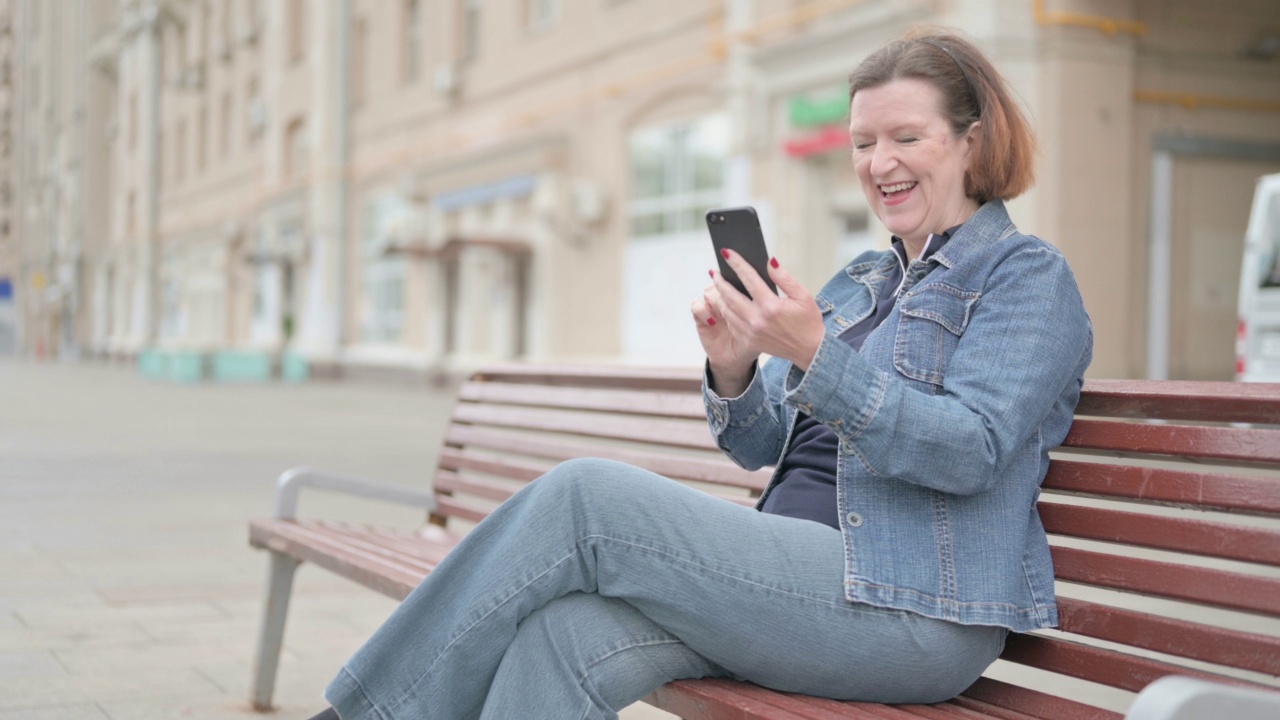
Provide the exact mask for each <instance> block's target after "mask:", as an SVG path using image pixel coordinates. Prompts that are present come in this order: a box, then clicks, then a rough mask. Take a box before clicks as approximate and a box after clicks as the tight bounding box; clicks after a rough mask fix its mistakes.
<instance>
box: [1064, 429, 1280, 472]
mask: <svg viewBox="0 0 1280 720" xmlns="http://www.w3.org/2000/svg"><path fill="white" fill-rule="evenodd" d="M1062 447H1063V448H1075V449H1081V450H1092V451H1099V450H1101V451H1106V452H1108V453H1115V454H1116V455H1119V456H1122V457H1161V456H1176V457H1183V458H1187V459H1189V460H1201V461H1205V462H1214V463H1220V464H1238V465H1260V464H1275V463H1280V430H1258V429H1246V428H1235V427H1201V426H1193V425H1147V424H1143V423H1134V422H1123V421H1120V420H1094V419H1090V418H1079V419H1077V420H1076V421H1075V422H1073V423H1072V424H1071V430H1070V431H1068V433H1067V438H1066V440H1063V441H1062Z"/></svg>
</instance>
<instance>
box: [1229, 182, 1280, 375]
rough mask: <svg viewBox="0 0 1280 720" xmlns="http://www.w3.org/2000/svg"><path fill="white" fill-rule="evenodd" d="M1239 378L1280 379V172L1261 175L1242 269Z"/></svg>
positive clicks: (1247, 234) (1237, 357)
mask: <svg viewBox="0 0 1280 720" xmlns="http://www.w3.org/2000/svg"><path fill="white" fill-rule="evenodd" d="M1236 380H1240V381H1243V382H1280V174H1276V175H1266V176H1264V177H1262V178H1259V179H1258V189H1257V191H1256V192H1255V193H1254V195H1253V210H1252V211H1250V213H1249V229H1248V230H1247V231H1246V232H1245V244H1244V266H1243V268H1242V270H1241V272H1240V324H1239V326H1238V329H1237V335H1236Z"/></svg>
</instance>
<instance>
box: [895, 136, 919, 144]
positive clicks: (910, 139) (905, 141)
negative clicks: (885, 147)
mask: <svg viewBox="0 0 1280 720" xmlns="http://www.w3.org/2000/svg"><path fill="white" fill-rule="evenodd" d="M918 139H919V138H913V137H904V138H898V142H900V143H913V142H916V140H918Z"/></svg>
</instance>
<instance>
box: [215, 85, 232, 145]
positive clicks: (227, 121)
mask: <svg viewBox="0 0 1280 720" xmlns="http://www.w3.org/2000/svg"><path fill="white" fill-rule="evenodd" d="M232 102H233V100H232V98H231V91H230V90H227V91H225V92H223V93H222V111H221V117H219V119H218V154H219V155H221V156H222V159H223V160H224V161H225V160H226V159H227V156H228V155H230V154H231V124H232V120H231V118H233V117H234V116H235V115H234V109H233V107H232Z"/></svg>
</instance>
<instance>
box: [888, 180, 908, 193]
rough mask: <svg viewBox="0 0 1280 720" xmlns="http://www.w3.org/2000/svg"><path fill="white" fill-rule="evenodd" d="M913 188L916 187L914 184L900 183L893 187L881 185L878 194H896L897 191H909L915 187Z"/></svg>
mask: <svg viewBox="0 0 1280 720" xmlns="http://www.w3.org/2000/svg"><path fill="white" fill-rule="evenodd" d="M915 186H916V184H915V183H914V182H900V183H897V184H894V185H881V186H880V192H883V193H896V192H898V191H899V190H907V189H909V188H913V187H915Z"/></svg>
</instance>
